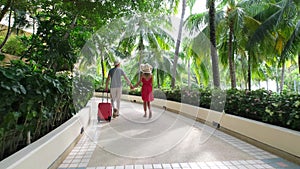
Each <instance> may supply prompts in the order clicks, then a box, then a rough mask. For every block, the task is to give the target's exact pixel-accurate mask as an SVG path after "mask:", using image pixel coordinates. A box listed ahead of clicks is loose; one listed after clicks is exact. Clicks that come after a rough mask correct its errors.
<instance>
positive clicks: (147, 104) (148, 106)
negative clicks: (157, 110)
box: [147, 102, 152, 119]
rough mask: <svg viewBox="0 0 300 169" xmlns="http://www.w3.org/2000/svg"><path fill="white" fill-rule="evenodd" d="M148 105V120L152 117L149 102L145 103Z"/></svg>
mask: <svg viewBox="0 0 300 169" xmlns="http://www.w3.org/2000/svg"><path fill="white" fill-rule="evenodd" d="M147 105H148V109H149V119H150V118H151V117H152V111H151V107H150V102H147Z"/></svg>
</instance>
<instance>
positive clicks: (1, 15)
mask: <svg viewBox="0 0 300 169" xmlns="http://www.w3.org/2000/svg"><path fill="white" fill-rule="evenodd" d="M11 3H12V0H7V1H6V4H5V5H4V7H3V9H2V10H1V12H0V21H2V19H3V18H4V16H5V14H6V13H7V12H8V10H9V7H10V6H11Z"/></svg>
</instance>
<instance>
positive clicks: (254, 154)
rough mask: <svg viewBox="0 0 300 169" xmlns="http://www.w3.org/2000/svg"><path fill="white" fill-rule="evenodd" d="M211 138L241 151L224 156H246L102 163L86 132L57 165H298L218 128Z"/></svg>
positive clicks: (221, 168) (233, 168)
mask: <svg viewBox="0 0 300 169" xmlns="http://www.w3.org/2000/svg"><path fill="white" fill-rule="evenodd" d="M115 120H119V119H115ZM111 125H114V123H112V124H111ZM101 127H103V126H100V129H102V128H101ZM202 128H203V124H202V123H199V122H196V123H194V124H193V130H201V129H202ZM98 129H99V128H98ZM211 139H212V140H210V141H213V139H215V140H216V139H219V140H220V141H221V142H222V143H224V145H223V146H225V147H226V146H227V147H232V148H231V149H230V150H229V151H232V150H236V151H240V152H226V153H227V154H226V153H224V156H226V155H228V154H230V153H233V154H234V153H240V154H246V155H247V158H244V159H243V157H242V156H241V158H240V159H233V160H211V161H208V160H197V161H193V160H191V161H186V160H184V161H179V160H178V161H177V162H167V161H166V162H163V160H164V159H159V162H153V159H151V161H152V162H145V160H144V161H143V163H141V162H135V161H132V163H130V160H129V162H126V163H124V164H119V163H118V162H116V163H114V164H110V165H101V164H97V163H94V162H92V161H97V158H101V157H99V156H97V155H96V154H97V153H98V154H99V152H97V151H99V150H100V149H101V147H99V145H98V143H97V141H96V140H95V139H94V138H91V137H90V135H89V134H87V133H85V134H84V135H83V136H82V138H81V139H80V141H79V142H78V143H77V145H76V146H75V147H74V149H73V150H72V151H71V153H70V154H69V155H68V156H67V158H66V159H65V160H64V161H63V163H62V164H61V165H60V166H59V169H243V168H245V169H252V168H253V169H258V168H275V169H300V166H299V165H296V164H294V163H291V162H289V161H287V160H284V159H282V158H280V157H278V156H276V155H273V154H271V153H269V152H266V151H264V150H262V149H260V148H257V147H255V146H253V145H250V144H248V143H246V142H244V141H241V140H239V139H237V138H235V137H232V136H230V135H228V134H226V133H223V132H221V131H219V130H215V131H214V132H213V137H212V138H211ZM201 153H211V152H205V151H203V152H199V154H201ZM216 153H217V152H216ZM218 153H220V152H218ZM221 153H222V152H221ZM100 154H101V153H100ZM212 156H213V155H212ZM244 157H245V156H244ZM95 158H96V159H95ZM91 159H93V160H91ZM146 159H147V158H146ZM225 159H226V158H225ZM146 161H147V160H146ZM149 161H150V160H149Z"/></svg>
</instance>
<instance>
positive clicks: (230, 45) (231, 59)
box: [228, 20, 236, 89]
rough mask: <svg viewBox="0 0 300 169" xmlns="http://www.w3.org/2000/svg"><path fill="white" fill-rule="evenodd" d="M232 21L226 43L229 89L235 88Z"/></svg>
mask: <svg viewBox="0 0 300 169" xmlns="http://www.w3.org/2000/svg"><path fill="white" fill-rule="evenodd" d="M233 35H234V30H233V21H232V20H230V21H229V42H228V62H229V72H230V80H231V88H232V89H235V88H236V78H235V65H234V55H233Z"/></svg>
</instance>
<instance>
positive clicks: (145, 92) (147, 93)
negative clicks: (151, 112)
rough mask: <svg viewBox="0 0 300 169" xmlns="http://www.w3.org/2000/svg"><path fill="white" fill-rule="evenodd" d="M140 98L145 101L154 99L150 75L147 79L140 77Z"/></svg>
mask: <svg viewBox="0 0 300 169" xmlns="http://www.w3.org/2000/svg"><path fill="white" fill-rule="evenodd" d="M142 83H143V85H142V91H141V94H142V100H143V101H146V102H150V101H153V100H154V96H153V92H152V77H151V78H150V79H148V80H146V79H145V78H143V77H142Z"/></svg>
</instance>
